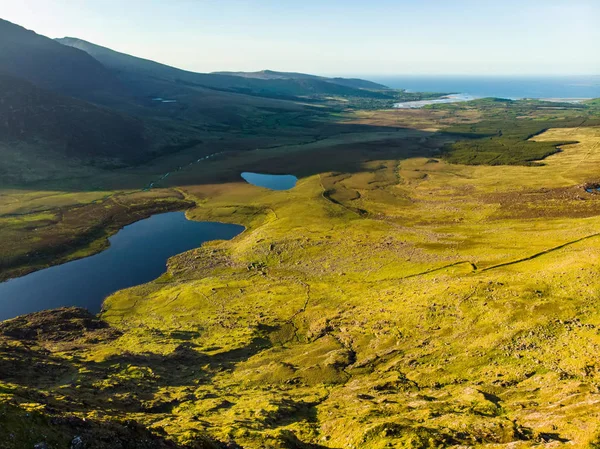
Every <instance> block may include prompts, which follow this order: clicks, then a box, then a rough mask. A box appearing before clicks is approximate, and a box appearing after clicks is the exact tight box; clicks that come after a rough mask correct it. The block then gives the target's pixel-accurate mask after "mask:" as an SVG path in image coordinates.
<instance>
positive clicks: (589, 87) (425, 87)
mask: <svg viewBox="0 0 600 449" xmlns="http://www.w3.org/2000/svg"><path fill="white" fill-rule="evenodd" d="M368 79H369V80H372V81H375V82H378V83H382V84H385V85H386V86H389V87H392V88H396V89H406V90H407V91H409V92H457V93H461V94H464V95H469V96H472V97H479V98H481V97H497V98H508V99H520V98H536V99H571V100H579V101H581V100H585V99H589V98H600V75H590V76H561V77H557V76H553V77H544V76H539V77H534V76H529V77H525V76H514V77H509V76H503V77H498V76H494V77H492V76H441V75H440V76H431V75H428V76H416V75H410V76H407V75H401V76H370V77H368Z"/></svg>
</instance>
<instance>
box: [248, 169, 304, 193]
mask: <svg viewBox="0 0 600 449" xmlns="http://www.w3.org/2000/svg"><path fill="white" fill-rule="evenodd" d="M242 178H244V180H245V181H246V182H247V183H249V184H252V185H255V186H258V187H265V188H267V189H271V190H289V189H291V188H292V187H294V186H295V185H296V182H298V178H296V177H295V176H293V175H267V174H263V173H250V172H243V173H242Z"/></svg>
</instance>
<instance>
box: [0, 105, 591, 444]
mask: <svg viewBox="0 0 600 449" xmlns="http://www.w3.org/2000/svg"><path fill="white" fill-rule="evenodd" d="M478 113H480V112H473V111H469V110H466V111H462V112H459V113H454V114H452V113H451V112H450V113H448V112H443V111H442V112H440V111H437V110H433V111H430V112H427V111H426V112H413V111H393V112H390V113H387V112H385V113H382V114H380V115H378V114H377V113H362V114H361V115H360V116H359V117H357V118H356V120H359V121H363V122H369V121H370V120H372V121H374V122H376V123H378V124H379V125H382V124H383V125H387V126H388V128H389V127H391V128H395V127H396V126H397V125H398V124H400V123H404V124H409V123H413V124H414V123H417V124H418V127H419V128H421V129H422V130H421V131H419V130H403V131H396V130H395V129H389V130H388V131H383V130H382V129H378V130H377V131H373V132H371V133H364V132H363V133H361V134H348V135H339V136H331V137H329V138H328V139H325V140H322V141H316V142H313V143H311V144H308V145H287V146H283V147H279V148H272V149H264V150H258V151H254V152H246V153H243V154H239V155H237V156H236V157H234V158H230V159H228V160H227V161H224V160H218V159H217V160H215V161H214V162H211V164H210V166H208V165H207V166H192V167H190V168H187V169H185V170H182V171H180V172H177V173H175V174H174V175H173V176H172V177H169V178H168V179H169V182H170V183H171V187H177V188H178V189H179V190H180V191H181V192H183V194H184V195H185V196H186V198H187V199H188V200H192V201H194V202H195V203H196V207H195V208H193V209H191V210H190V211H188V216H189V217H190V218H194V219H211V220H221V221H231V222H237V223H242V224H244V225H246V226H247V231H246V232H244V233H242V234H241V235H240V236H238V237H236V238H235V239H234V240H233V241H231V242H211V243H208V244H206V245H205V246H203V247H202V248H199V249H197V250H193V251H190V252H187V253H184V254H182V255H180V256H176V257H174V258H172V259H171V261H170V264H169V272H168V273H167V274H165V275H164V276H162V277H161V278H159V279H158V280H156V281H155V282H151V283H149V284H146V285H142V286H138V287H135V288H132V289H128V290H124V291H122V292H119V293H116V294H115V295H113V296H112V297H111V298H109V299H108V300H107V302H106V304H105V312H104V313H103V315H102V318H103V319H104V320H106V322H107V323H108V324H109V325H110V326H111V328H107V329H112V330H110V331H108V330H107V331H103V332H107V333H108V334H104V333H103V334H101V335H97V334H95V333H94V332H92V331H86V332H83V333H75V334H67V335H66V336H62V337H61V338H55V339H52V338H49V337H48V338H46V337H45V335H46V334H47V332H44V333H41V334H39V335H40V336H39V337H36V339H34V340H35V341H34V342H31V341H29V342H28V341H27V340H26V339H24V338H22V336H21V337H19V336H18V335H17V338H15V335H14V331H10V332H8V333H7V330H6V328H4V327H3V328H2V329H0V331H1V332H0V333H2V335H3V336H2V337H0V343H1V344H2V347H3V348H4V349H3V351H4V353H5V354H11V357H13V360H15V361H14V362H12V363H17V362H18V363H27V362H28V361H29V360H32V358H36V357H37V359H35V360H36V361H37V363H39V365H35V364H34V365H33V366H39V367H40V368H39V370H38V369H33V370H32V371H23V372H20V373H19V374H20V375H19V376H16V375H6V373H9V374H10V372H8V371H6V370H7V368H3V369H4V371H3V372H4V373H5V375H3V376H2V379H3V382H4V383H3V386H2V388H3V391H4V396H3V401H4V402H7V401H13V403H15V404H17V403H18V404H20V406H19V407H20V408H21V409H27V408H36V407H38V408H40V410H42V411H43V410H44V406H43V404H48V405H47V407H48V406H49V410H47V411H45V412H43V413H45V414H50V415H53V414H56V415H59V416H65V415H66V416H68V415H75V416H79V417H87V418H88V419H99V420H100V421H102V422H103V420H105V419H106V417H107V416H110V418H111V419H121V420H124V419H135V420H136V421H139V422H140V423H142V424H144V425H145V426H149V427H150V428H151V429H154V431H155V432H163V431H164V432H166V433H167V434H168V435H169V437H170V438H173V439H175V440H176V441H178V442H179V444H192V443H191V442H192V441H193V440H198V441H203V442H204V443H200V442H198V444H208V443H205V442H206V435H211V436H212V438H214V439H216V440H220V441H224V442H227V441H230V440H232V439H233V440H235V441H236V442H237V443H238V444H241V445H242V446H243V447H248V448H254V447H256V448H259V447H260V448H263V447H273V448H275V447H281V448H283V447H286V448H288V447H313V448H315V447H330V448H346V447H355V448H358V447H360V448H363V447H364V448H383V447H390V445H391V447H394V446H396V447H438V446H449V445H490V447H493V446H494V445H510V447H530V446H533V445H536V444H539V443H542V442H549V443H551V444H553V445H560V444H562V443H564V442H567V441H570V442H573V443H575V444H576V445H577V446H585V445H587V444H591V443H593V442H594V441H596V439H597V436H598V432H599V431H600V429H599V428H598V426H597V422H598V418H599V416H600V409H598V405H597V404H598V402H597V384H598V382H599V381H600V378H599V377H598V372H599V369H600V365H599V362H598V360H597V357H596V353H597V345H598V344H600V341H599V340H598V335H597V334H598V332H597V329H598V326H600V315H598V312H597V300H598V294H599V292H600V283H599V282H598V279H597V269H596V267H597V264H598V263H599V262H600V260H598V259H599V256H598V254H600V252H599V249H600V237H598V236H597V235H598V233H600V226H599V225H598V223H597V219H596V217H597V216H598V215H599V214H600V195H597V194H590V193H586V192H585V190H584V189H583V188H582V187H581V186H582V185H584V184H587V183H595V182H598V178H597V176H598V175H597V173H598V167H599V166H600V151H599V149H600V147H599V145H600V129H599V128H597V127H596V128H594V127H588V128H583V127H582V128H572V129H569V128H567V129H552V130H550V131H548V132H546V133H543V134H541V135H538V136H536V137H535V140H536V141H540V142H542V141H549V142H560V141H563V142H564V141H577V142H580V143H578V144H573V145H568V146H565V147H563V151H562V152H560V153H557V154H554V155H552V156H549V157H548V158H546V160H545V161H544V165H543V166H484V165H470V166H465V165H453V164H449V163H447V162H445V161H443V160H441V159H439V158H436V157H435V155H436V154H439V152H438V151H439V149H440V148H442V147H443V146H444V145H445V144H446V143H447V142H448V135H446V134H442V133H431V132H430V131H424V130H425V129H429V130H431V129H432V128H435V127H438V128H439V127H440V126H447V125H449V124H453V123H456V122H460V121H463V120H467V121H475V120H478V119H480V118H478V117H477V114H478ZM390 114H393V116H392V117H391V116H390ZM538 118H539V117H538ZM394 136H395V137H394ZM313 154H315V155H319V156H320V157H319V158H317V157H312V155H313ZM334 154H335V155H337V157H335V158H334V157H332V156H333V155H334ZM253 166H256V167H261V166H262V167H263V168H266V169H267V171H273V172H284V170H286V169H289V167H294V172H297V173H298V174H301V175H302V176H303V177H302V179H301V180H300V182H299V184H298V186H297V187H295V188H294V189H292V190H290V191H286V192H271V191H266V190H264V189H261V188H257V187H253V186H249V185H246V184H244V183H242V182H226V181H228V180H233V179H234V175H235V174H236V173H237V170H238V169H239V168H242V167H253ZM210 172H214V173H223V176H224V178H223V180H219V179H218V177H215V178H210V177H208V178H207V175H208V173H210ZM165 187H169V186H168V185H166V186H165ZM31 200H32V201H34V199H33V198H32V199H31ZM38 201H42V202H43V200H42V199H40V200H38ZM6 207H8V206H6ZM38 319H40V318H35V319H33V318H32V319H31V320H32V321H35V320H38ZM41 319H43V320H48V322H50V323H52V322H53V320H55V318H53V317H47V316H44V317H43V318H41ZM58 322H59V323H61V322H64V320H62V319H61V320H59V321H58ZM9 323H10V322H9ZM32 326H34V323H29V324H28V325H26V324H23V323H16V324H14V325H13V327H16V328H17V329H22V328H27V327H32ZM36 335H38V334H36ZM50 335H52V334H51V333H50ZM67 337H68V338H67ZM18 348H23V349H25V348H28V349H27V350H28V351H29V352H24V353H21V352H19V351H18V350H17V349H18ZM36 351H39V353H38V352H36ZM42 355H43V357H42ZM0 359H2V360H5V359H6V356H4V357H3V358H0ZM52 367H53V369H56V370H63V371H64V372H63V371H61V373H62V374H61V375H56V374H55V373H54V372H53V371H52V369H51V368H52ZM33 385H36V388H35V389H34V388H31V387H32V386H33ZM98 391H100V392H101V393H100V394H98V393H97V392H98ZM19 422H22V420H19ZM35 429H37V427H34V433H35ZM39 429H44V427H43V426H41V425H40V427H39ZM161 429H162V430H161ZM61 435H62V434H61ZM28 438H30V439H31V438H33V437H32V436H28ZM56 438H57V439H58V438H59V437H56ZM60 438H63V437H62V436H61V437H60ZM22 441H25V440H22ZM27 441H28V442H29V440H27ZM57 441H58V440H57ZM28 444H29V443H28ZM99 447H101V446H99Z"/></svg>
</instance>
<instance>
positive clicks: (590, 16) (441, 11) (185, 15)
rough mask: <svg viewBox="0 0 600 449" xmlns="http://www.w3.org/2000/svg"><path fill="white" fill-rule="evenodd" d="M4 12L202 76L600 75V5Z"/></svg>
mask: <svg viewBox="0 0 600 449" xmlns="http://www.w3.org/2000/svg"><path fill="white" fill-rule="evenodd" d="M0 17H2V18H4V19H6V20H10V21H11V22H15V23H18V24H19V25H22V26H24V27H26V28H29V29H33V30H34V31H36V32H38V33H40V34H44V35H46V36H50V37H63V36H72V37H79V38H81V39H85V40H89V41H91V42H94V43H97V44H99V45H104V46H107V47H110V48H113V49H115V50H119V51H123V52H126V53H130V54H134V55H136V56H141V57H145V58H149V59H154V60H157V61H160V62H163V63H166V64H170V65H174V66H177V67H181V68H185V69H188V70H195V71H203V72H208V71H216V70H261V69H266V68H268V69H273V70H289V71H301V72H310V73H318V74H326V75H327V74H329V75H333V74H337V75H394V74H495V75H501V74H519V75H527V74H546V75H561V74H600V51H599V47H600V0H568V1H567V0H519V1H516V0H501V1H500V0H498V1H488V0H479V1H475V0H446V1H442V0H418V1H417V0H414V1H413V0H410V1H409V0H396V1H392V0H371V1H365V0H362V1H358V0H344V1H341V0H319V1H317V0H295V1H289V0H279V1H276V0H253V1H251V0H247V1H242V0H214V1H213V0H169V1H167V0H18V1H17V0H0Z"/></svg>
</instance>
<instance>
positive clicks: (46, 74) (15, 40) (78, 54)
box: [0, 19, 125, 100]
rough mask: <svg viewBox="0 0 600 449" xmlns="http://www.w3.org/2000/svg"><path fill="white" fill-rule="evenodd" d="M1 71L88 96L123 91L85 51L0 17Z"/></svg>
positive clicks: (110, 75) (105, 70)
mask: <svg viewBox="0 0 600 449" xmlns="http://www.w3.org/2000/svg"><path fill="white" fill-rule="evenodd" d="M0 72H2V73H5V74H7V75H12V76H15V77H19V78H23V79H25V80H27V81H29V82H31V83H33V84H35V85H37V86H39V87H41V88H44V89H49V90H54V91H57V92H60V93H62V94H66V95H71V96H75V97H79V98H84V99H87V100H96V99H98V98H99V97H104V98H106V97H109V96H122V95H124V94H125V91H124V89H123V87H122V86H121V84H120V82H119V80H118V79H117V78H116V77H115V76H114V74H113V73H112V72H111V71H110V70H108V69H107V68H105V67H104V66H103V65H102V64H101V63H100V62H98V61H97V60H96V59H94V58H93V57H91V56H90V55H89V54H87V53H86V52H83V51H81V50H78V49H76V48H72V47H67V46H65V45H60V44H59V43H58V42H56V41H54V40H53V39H50V38H47V37H45V36H41V35H39V34H36V33H34V32H33V31H30V30H27V29H25V28H23V27H21V26H18V25H15V24H13V23H11V22H8V21H6V20H2V19H0Z"/></svg>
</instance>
